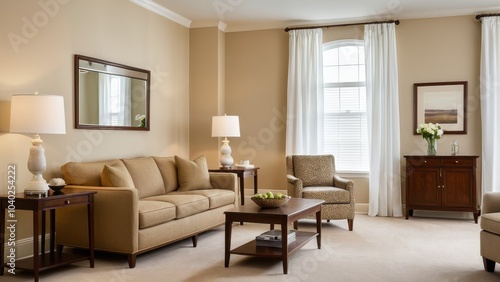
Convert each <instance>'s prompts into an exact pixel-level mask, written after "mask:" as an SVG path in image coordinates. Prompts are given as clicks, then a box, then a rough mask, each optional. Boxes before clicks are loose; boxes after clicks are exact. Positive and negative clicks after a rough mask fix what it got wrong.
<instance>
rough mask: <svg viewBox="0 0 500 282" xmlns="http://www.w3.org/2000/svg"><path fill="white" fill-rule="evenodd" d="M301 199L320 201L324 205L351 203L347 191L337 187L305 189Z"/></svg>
mask: <svg viewBox="0 0 500 282" xmlns="http://www.w3.org/2000/svg"><path fill="white" fill-rule="evenodd" d="M302 197H303V198H306V199H322V200H325V204H348V203H349V202H351V195H350V193H349V191H347V190H345V189H342V188H337V187H325V186H317V187H305V188H303V189H302Z"/></svg>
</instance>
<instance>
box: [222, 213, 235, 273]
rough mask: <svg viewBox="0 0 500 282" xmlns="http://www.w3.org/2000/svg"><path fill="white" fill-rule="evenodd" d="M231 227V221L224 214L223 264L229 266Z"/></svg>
mask: <svg viewBox="0 0 500 282" xmlns="http://www.w3.org/2000/svg"><path fill="white" fill-rule="evenodd" d="M232 228H233V222H232V221H231V219H228V218H227V215H226V226H225V241H224V246H225V247H224V266H225V267H228V266H229V256H230V255H231V254H230V252H231V232H232Z"/></svg>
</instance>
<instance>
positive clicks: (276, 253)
mask: <svg viewBox="0 0 500 282" xmlns="http://www.w3.org/2000/svg"><path fill="white" fill-rule="evenodd" d="M295 236H296V240H295V241H293V242H292V243H290V244H288V255H290V254H292V253H293V252H295V251H296V250H298V249H300V248H302V247H303V246H304V245H305V244H307V243H308V242H309V241H311V240H312V239H313V238H316V237H317V236H318V233H315V232H306V231H298V230H295ZM230 253H231V254H235V255H245V256H258V257H266V258H280V259H281V258H282V257H283V252H282V249H281V248H273V247H262V246H257V245H256V241H255V240H252V241H250V242H248V243H246V244H243V245H241V246H239V247H237V248H235V249H233V250H231V251H230Z"/></svg>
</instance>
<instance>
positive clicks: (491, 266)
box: [483, 257, 496, 272]
mask: <svg viewBox="0 0 500 282" xmlns="http://www.w3.org/2000/svg"><path fill="white" fill-rule="evenodd" d="M495 264H496V262H495V261H492V260H490V259H487V258H485V257H483V265H484V270H486V271H488V272H495Z"/></svg>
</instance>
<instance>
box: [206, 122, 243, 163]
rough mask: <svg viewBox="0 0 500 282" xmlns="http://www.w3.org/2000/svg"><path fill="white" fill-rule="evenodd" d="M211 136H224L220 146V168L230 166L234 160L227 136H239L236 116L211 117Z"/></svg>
mask: <svg viewBox="0 0 500 282" xmlns="http://www.w3.org/2000/svg"><path fill="white" fill-rule="evenodd" d="M212 137H224V140H222V147H220V153H221V157H220V164H221V166H222V168H230V167H231V166H232V165H233V163H234V161H233V158H232V157H231V147H229V140H227V137H240V120H239V118H238V116H227V115H224V116H214V117H212Z"/></svg>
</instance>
